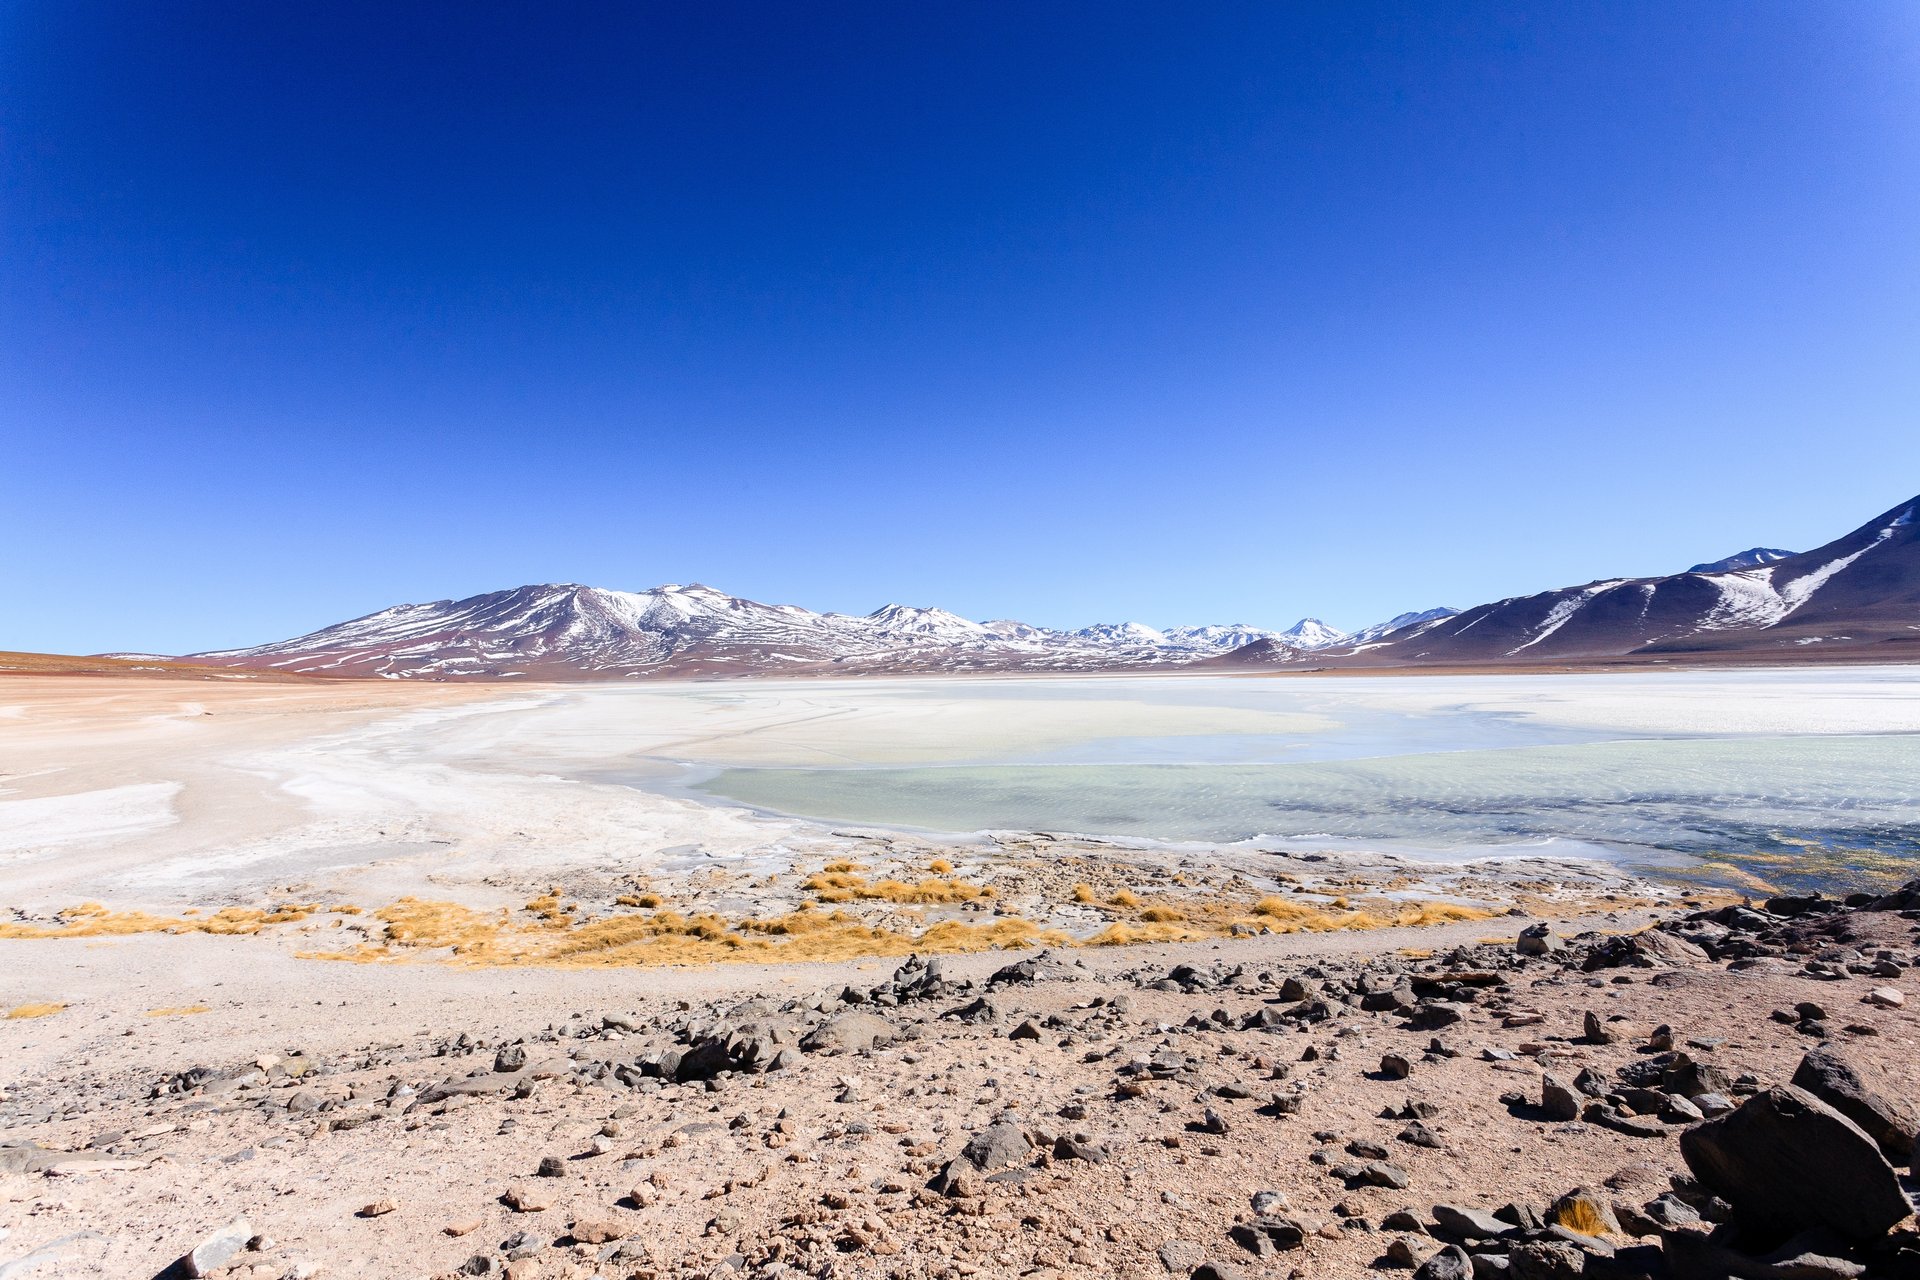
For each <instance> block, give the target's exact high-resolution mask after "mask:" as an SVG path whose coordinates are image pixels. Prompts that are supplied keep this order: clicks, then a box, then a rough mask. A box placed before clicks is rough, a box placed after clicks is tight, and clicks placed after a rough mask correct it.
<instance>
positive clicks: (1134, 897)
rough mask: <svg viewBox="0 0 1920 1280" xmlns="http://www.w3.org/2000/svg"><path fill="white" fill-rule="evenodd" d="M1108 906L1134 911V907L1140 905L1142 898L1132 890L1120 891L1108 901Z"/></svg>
mask: <svg viewBox="0 0 1920 1280" xmlns="http://www.w3.org/2000/svg"><path fill="white" fill-rule="evenodd" d="M1107 904H1108V905H1109V906H1114V907H1126V908H1127V909H1128V910H1132V909H1133V908H1134V907H1137V906H1139V905H1140V897H1139V895H1138V894H1136V893H1134V891H1133V890H1131V889H1119V890H1116V891H1115V892H1114V895H1113V896H1112V897H1111V898H1108V899H1107Z"/></svg>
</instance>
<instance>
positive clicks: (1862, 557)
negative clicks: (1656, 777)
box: [191, 498, 1920, 680]
mask: <svg viewBox="0 0 1920 1280" xmlns="http://www.w3.org/2000/svg"><path fill="white" fill-rule="evenodd" d="M1917 513H1920V498H1915V499H1913V500H1911V501H1909V502H1906V503H1903V504H1901V505H1900V506H1897V507H1895V508H1893V509H1892V510H1890V511H1887V512H1885V513H1883V514H1882V515H1880V516H1878V517H1876V518H1875V519H1874V520H1871V521H1869V522H1867V523H1866V524H1864V525H1862V526H1861V527H1860V528H1858V529H1856V530H1854V531H1853V532H1852V533H1849V534H1847V535H1846V536H1844V537H1842V538H1838V539H1836V540H1834V541H1833V542H1830V543H1827V544H1826V545H1825V546H1822V547H1818V548H1816V549H1814V550H1812V551H1807V552H1801V553H1798V554H1795V553H1791V552H1786V551H1781V550H1778V549H1775V548H1767V547H1756V548H1753V549H1751V550H1749V551H1743V552H1741V553H1739V554H1738V555H1734V556H1729V557H1727V558H1726V559H1724V560H1718V561H1711V562H1708V563H1705V564H1701V565H1696V566H1695V567H1694V568H1692V569H1690V570H1688V571H1687V572H1685V573H1677V574H1668V575H1664V576H1659V577H1651V578H1614V579H1607V580H1603V581H1598V582H1590V583H1586V584H1584V585H1582V586H1577V587H1564V588H1561V589H1558V590H1554V591H1543V592H1539V593H1537V594H1535V595H1530V596H1516V597H1512V598H1510V599H1506V600H1498V601H1494V602H1493V603H1491V604H1483V605H1478V606H1476V607H1474V608H1471V609H1466V610H1455V609H1444V608H1436V609H1427V610H1422V611H1418V612H1410V613H1403V614H1401V615H1399V616H1398V617H1395V618H1391V619H1389V620H1388V621H1386V622H1383V623H1379V624H1377V625H1375V626H1371V627H1367V628H1364V629H1362V630H1360V631H1357V632H1354V633H1352V634H1347V633H1343V632H1341V631H1338V630H1336V629H1334V628H1332V627H1329V626H1327V625H1326V624H1325V623H1322V622H1320V621H1318V620H1317V619H1313V618H1305V619H1302V620H1301V621H1300V622H1298V623H1296V624H1294V625H1293V626H1292V627H1289V628H1287V629H1286V630H1284V631H1270V630H1264V629H1261V628H1258V627H1250V626H1241V625H1230V626H1223V625H1212V626H1183V627H1169V628H1164V629H1156V628H1153V627H1149V626H1145V625H1143V624H1141V623H1137V622H1123V623H1105V624H1100V625H1096V626H1090V627H1084V628H1081V629H1079V630H1075V631H1060V630H1051V629H1048V628H1044V627H1036V626H1031V625H1029V624H1027V623H1023V622H1014V621H995V622H974V621H971V620H969V619H967V618H963V617H960V616H959V615H957V614H954V613H949V612H947V611H946V610H944V609H935V608H922V607H916V606H909V605H899V604H890V605H887V606H885V607H883V608H880V609H876V610H875V611H874V612H872V613H869V614H864V615H853V614H840V613H814V612H812V611H810V610H807V609H802V608H799V607H797V606H794V605H770V604H761V603H759V602H757V601H753V600H743V599H740V598H739V597H736V596H730V595H728V594H726V593H725V592H722V591H717V590H715V589H713V588H711V587H706V586H699V585H693V586H678V585H671V586H662V587H655V588H653V589H652V590H650V591H637V592H634V591H613V590H607V589H603V588H598V587H588V586H580V585H577V584H571V583H566V584H543V585H535V586H523V587H514V588H511V589H509V590H505V591H493V592H488V593H486V594H484V595H477V596H470V597H468V598H466V599H463V600H439V601H435V602H433V603H430V604H403V605H395V606H394V607H392V608H390V609H383V610H381V611H380V612H378V613H372V614H368V615H367V616H365V617H362V618H355V619H353V620H351V621H348V622H342V623H339V624H337V625H335V626H331V627H326V628H324V629H322V630H319V631H315V632H313V633H311V634H309V635H304V636H299V637H296V638H294V639H291V640H283V641H279V642H277V643H274V644H266V645H258V646H255V647H252V648H246V649H230V650H221V651H216V652H211V653H201V654H194V655H191V661H193V662H195V663H200V664H207V665H213V666H232V667H247V668H257V669H268V670H277V671H283V672H288V673H298V674H303V675H319V676H342V677H385V678H389V679H425V680H456V679H528V680H618V679H631V678H642V677H654V676H738V675H768V674H792V675H825V674H849V675H857V674H905V673H913V672H969V671H973V672H988V671H1008V672H1016V671H1029V672H1079V671H1137V670H1151V669H1168V668H1184V667H1197V668H1199V669H1202V670H1210V669H1224V670H1248V669H1259V668H1263V667H1273V668H1291V669H1295V670H1299V669H1306V668H1312V669H1320V670H1325V669H1334V670H1337V669H1345V668H1355V669H1359V668H1383V667H1421V666H1436V665H1445V666H1457V665H1464V666H1483V665H1495V666H1498V665H1518V664H1539V663H1554V664H1563V663H1576V664H1577V663H1583V662H1606V661H1619V660H1638V661H1656V662H1660V661H1684V660H1688V659H1699V658H1711V657H1714V656H1719V657H1722V658H1731V657H1745V658H1749V659H1751V658H1756V657H1758V658H1763V659H1768V660H1780V661H1793V660H1804V659H1807V658H1816V659H1826V658H1831V657H1834V656H1840V655H1845V656H1848V657H1854V658H1858V657H1881V658H1884V659H1886V660H1888V661H1902V660H1909V661H1910V660H1915V659H1920V514H1917Z"/></svg>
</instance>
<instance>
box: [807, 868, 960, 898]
mask: <svg viewBox="0 0 1920 1280" xmlns="http://www.w3.org/2000/svg"><path fill="white" fill-rule="evenodd" d="M800 887H801V888H803V889H805V890H806V891H807V892H809V893H811V894H812V895H813V896H814V897H815V898H817V899H818V900H820V901H821V902H872V901H880V902H898V903H902V904H905V905H917V906H931V905H938V904H945V903H959V902H974V901H978V900H980V899H983V898H991V897H993V896H994V893H993V890H992V889H991V888H989V887H988V886H986V885H980V884H971V883H969V882H967V881H965V880H957V879H956V880H920V881H917V882H915V883H913V884H908V883H906V882H904V881H900V880H879V881H875V882H872V883H869V882H868V881H867V879H866V878H865V877H863V876H860V875H857V874H855V873H854V872H851V871H831V870H829V871H820V872H816V873H815V874H813V875H811V876H808V877H807V878H806V880H805V881H803V882H802V884H801V886H800Z"/></svg>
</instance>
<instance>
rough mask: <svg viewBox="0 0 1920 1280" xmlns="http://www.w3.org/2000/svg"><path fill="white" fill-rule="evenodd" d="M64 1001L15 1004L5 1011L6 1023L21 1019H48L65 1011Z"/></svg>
mask: <svg viewBox="0 0 1920 1280" xmlns="http://www.w3.org/2000/svg"><path fill="white" fill-rule="evenodd" d="M66 1007H67V1006H66V1004H65V1002H64V1001H52V1000H49V1001H44V1002H42V1003H39V1004H17V1005H15V1006H14V1007H13V1008H11V1009H9V1010H7V1021H9V1022H17V1021H19V1020H20V1019H22V1018H50V1017H52V1016H53V1015H54V1014H56V1013H61V1012H64V1011H65V1009H66Z"/></svg>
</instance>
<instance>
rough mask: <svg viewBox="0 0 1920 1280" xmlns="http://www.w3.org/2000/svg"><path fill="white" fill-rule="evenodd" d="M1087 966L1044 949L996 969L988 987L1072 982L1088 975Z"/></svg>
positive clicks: (988, 981)
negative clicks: (1063, 958) (1037, 953)
mask: <svg viewBox="0 0 1920 1280" xmlns="http://www.w3.org/2000/svg"><path fill="white" fill-rule="evenodd" d="M1086 970H1087V967H1086V966H1085V965H1083V964H1081V963H1080V962H1079V961H1078V960H1074V961H1067V960H1062V959H1061V958H1060V957H1059V956H1056V955H1055V954H1054V953H1053V952H1052V951H1042V952H1041V953H1040V954H1039V955H1035V956H1028V957H1027V958H1026V959H1025V960H1016V961H1014V962H1013V963H1012V964H1010V965H1006V966H1004V967H1002V968H999V969H996V970H994V973H993V976H992V977H991V978H988V979H987V986H988V988H990V989H991V988H993V987H1005V986H1011V985H1020V986H1029V985H1031V984H1033V983H1036V982H1072V981H1073V980H1074V979H1076V978H1084V977H1086Z"/></svg>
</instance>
